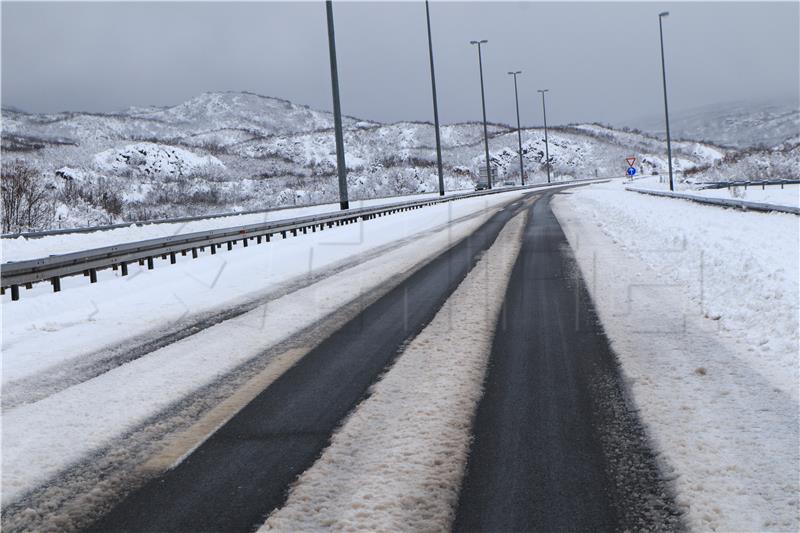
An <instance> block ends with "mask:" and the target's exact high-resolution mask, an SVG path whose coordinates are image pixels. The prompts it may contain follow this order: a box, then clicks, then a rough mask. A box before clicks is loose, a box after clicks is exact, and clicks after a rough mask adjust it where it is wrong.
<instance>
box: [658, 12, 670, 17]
mask: <svg viewBox="0 0 800 533" xmlns="http://www.w3.org/2000/svg"><path fill="white" fill-rule="evenodd" d="M658 16H659V17H668V16H669V11H662V12H661V13H659V14H658Z"/></svg>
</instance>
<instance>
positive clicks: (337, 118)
mask: <svg viewBox="0 0 800 533" xmlns="http://www.w3.org/2000/svg"><path fill="white" fill-rule="evenodd" d="M325 8H326V10H327V12H328V52H330V56H331V90H332V92H333V126H334V133H335V136H336V170H337V172H338V174H339V207H340V208H341V209H348V208H349V207H350V202H348V199H347V167H346V166H345V161H344V136H343V135H342V108H341V106H340V105H339V73H338V71H337V68H336V38H335V37H334V35H333V4H332V3H331V0H327V1H326V2H325Z"/></svg>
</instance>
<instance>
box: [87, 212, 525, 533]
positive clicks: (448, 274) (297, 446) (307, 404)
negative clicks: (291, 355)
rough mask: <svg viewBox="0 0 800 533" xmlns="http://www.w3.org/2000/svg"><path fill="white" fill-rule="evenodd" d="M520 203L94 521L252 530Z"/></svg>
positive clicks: (101, 527)
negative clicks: (156, 476)
mask: <svg viewBox="0 0 800 533" xmlns="http://www.w3.org/2000/svg"><path fill="white" fill-rule="evenodd" d="M521 207H522V203H521V202H519V201H517V202H515V203H513V204H511V205H510V206H509V207H507V208H505V209H503V210H502V211H500V212H499V213H497V214H496V215H494V216H493V217H492V218H490V219H489V220H488V221H487V222H486V223H485V224H483V225H482V226H481V227H480V228H478V229H477V230H476V231H475V232H474V233H472V234H471V235H470V236H469V237H468V238H467V239H465V240H462V241H461V242H459V243H458V244H456V245H455V246H453V247H451V248H449V249H448V250H447V251H446V252H445V253H443V254H441V255H439V256H438V257H436V258H435V259H434V260H433V261H431V262H430V263H428V264H427V265H425V266H424V267H423V268H421V269H420V270H419V271H417V272H415V273H414V274H413V275H411V276H410V277H409V278H408V279H406V280H404V281H403V282H402V283H400V284H399V285H398V286H397V287H395V288H394V289H393V290H391V291H390V292H389V293H387V294H386V295H385V296H383V297H382V298H380V299H379V300H377V301H376V302H375V303H373V304H372V305H370V306H368V307H366V308H365V309H364V310H363V311H362V312H361V313H360V314H359V315H358V316H357V317H355V318H354V319H353V320H351V321H349V322H348V323H347V324H345V325H344V326H343V327H342V328H341V329H339V330H338V331H336V332H335V333H334V334H333V335H331V336H330V337H328V338H327V339H326V340H324V341H323V342H322V343H321V344H319V345H318V346H317V347H316V348H314V349H313V350H311V351H310V352H309V353H308V354H307V355H306V356H305V357H303V358H302V359H301V360H300V361H299V362H298V363H297V364H295V365H294V366H293V367H292V368H291V369H289V370H288V371H286V372H285V373H284V374H283V375H281V376H280V377H279V378H278V379H277V380H275V382H274V383H273V384H272V385H271V386H270V387H269V388H267V389H266V390H264V391H263V392H262V393H261V394H259V395H258V396H257V397H256V398H255V399H254V400H253V401H252V402H250V403H249V404H248V405H247V406H246V407H245V408H244V409H242V410H241V411H240V412H239V413H237V414H236V415H235V416H234V417H233V418H232V419H231V420H230V421H229V422H228V423H227V424H225V425H224V426H223V427H221V428H220V429H219V430H218V431H217V432H215V433H214V434H213V435H212V436H211V437H210V438H209V439H208V440H207V441H206V442H204V443H203V444H202V445H201V446H200V447H199V448H198V449H197V450H196V451H194V452H193V453H192V454H191V455H190V456H188V457H187V458H186V459H185V460H184V461H183V462H181V463H180V465H178V466H177V467H176V468H174V469H173V470H170V471H168V472H167V473H166V474H165V475H163V476H161V477H159V478H157V479H155V480H153V481H151V482H150V483H148V484H146V485H145V486H144V487H142V488H141V489H140V490H138V491H136V492H134V493H133V494H132V495H131V496H130V497H129V498H128V499H126V500H125V501H123V502H122V503H121V504H120V505H119V506H117V507H116V508H114V509H113V510H112V511H111V513H109V514H108V515H106V516H105V517H104V518H103V519H101V520H100V521H99V522H97V523H96V524H95V525H94V526H93V528H92V531H109V530H132V531H167V530H219V531H247V530H249V529H252V528H253V527H254V526H257V525H258V524H260V523H261V521H263V519H264V517H266V516H267V514H269V512H270V511H272V510H273V509H274V508H275V507H277V506H279V505H280V504H281V503H282V502H283V500H284V498H285V494H286V489H287V487H288V486H289V484H290V483H291V482H292V481H293V480H294V479H295V478H296V477H297V476H298V475H299V474H301V473H302V472H303V471H304V470H306V469H307V468H308V467H310V466H311V465H312V464H313V463H314V461H315V460H316V459H317V457H318V456H319V454H320V453H321V451H322V450H323V449H324V448H325V447H326V446H327V444H328V442H329V439H330V435H331V434H332V433H333V431H334V429H335V428H336V427H337V426H338V425H339V424H340V423H341V421H342V419H343V418H344V417H345V416H346V415H347V414H348V413H349V412H350V411H351V410H352V409H353V407H354V406H355V405H357V404H358V402H359V401H360V400H361V399H363V398H364V396H365V394H366V393H367V390H368V388H369V387H370V385H372V383H373V382H374V381H375V379H376V378H377V376H378V375H379V374H380V373H381V372H382V371H383V370H384V369H385V368H386V366H387V365H388V364H390V363H391V362H392V361H393V360H394V358H395V357H396V356H397V354H398V352H399V351H401V350H402V348H403V346H404V344H405V343H407V342H408V341H409V340H411V339H413V338H414V337H415V336H416V335H417V334H418V333H419V332H420V331H421V330H422V328H423V327H424V326H425V325H426V324H427V323H428V322H430V320H431V319H432V318H433V316H434V315H435V314H436V312H437V311H438V310H439V308H440V307H441V306H442V304H443V303H444V302H445V300H447V298H448V297H449V296H450V294H451V293H452V292H453V291H454V290H455V288H456V287H457V286H458V285H459V283H460V282H461V281H462V280H463V279H464V277H465V276H466V275H467V274H468V272H470V270H471V269H472V267H473V266H474V265H475V263H476V262H477V260H478V258H479V257H480V255H481V254H482V253H483V252H484V251H485V250H486V249H487V248H489V247H490V246H491V244H492V243H493V242H494V240H495V238H496V237H497V235H498V233H499V232H500V230H501V229H502V228H503V226H504V225H505V223H506V222H507V221H508V220H509V219H510V218H511V217H512V216H513V215H514V214H515V213H516V212H518V210H519V209H521ZM155 509H158V512H154V510H155Z"/></svg>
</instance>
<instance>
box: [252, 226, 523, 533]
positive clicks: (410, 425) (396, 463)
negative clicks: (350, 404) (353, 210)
mask: <svg viewBox="0 0 800 533" xmlns="http://www.w3.org/2000/svg"><path fill="white" fill-rule="evenodd" d="M525 217H526V214H525V213H524V212H523V213H521V214H519V215H517V216H516V217H515V218H514V219H512V220H511V221H510V222H509V223H508V224H507V225H506V227H505V228H504V229H503V230H502V232H501V233H500V235H499V236H498V238H497V240H496V241H495V243H494V244H493V245H492V247H491V248H490V249H489V250H488V251H487V252H486V253H485V254H484V255H483V257H482V259H481V260H480V262H478V264H477V265H476V266H475V267H474V268H473V269H472V270H471V271H470V273H469V274H468V276H467V277H466V278H465V279H464V281H462V282H461V284H460V285H459V287H458V288H457V289H456V290H455V292H453V294H452V295H451V296H450V298H449V299H448V300H447V302H445V304H444V305H443V306H442V308H441V309H440V310H439V312H438V313H437V314H436V316H435V317H434V319H433V320H432V321H431V323H430V324H429V325H428V326H427V327H426V328H425V329H424V330H423V331H422V332H421V333H420V334H419V335H418V336H417V337H415V338H414V340H413V341H412V342H411V343H410V344H409V345H408V347H406V349H405V350H404V351H403V353H402V354H401V355H400V356H399V357H398V359H397V361H396V362H395V363H394V365H393V366H392V368H391V369H390V370H389V371H388V372H387V373H386V374H385V375H384V376H383V377H382V378H381V380H380V381H378V382H377V383H375V384H374V385H373V386H372V388H371V391H370V395H369V398H368V399H366V400H364V401H363V402H362V403H361V404H360V405H359V406H357V407H356V409H355V410H354V411H353V412H352V413H351V414H350V416H349V417H348V419H347V420H346V421H345V422H344V424H343V425H342V427H341V428H340V429H339V430H338V431H337V432H336V433H335V434H334V435H333V437H332V441H331V444H330V446H329V447H328V448H327V449H326V450H325V451H324V452H323V454H322V456H321V457H320V458H319V459H318V460H317V462H316V463H315V464H314V466H312V467H311V468H310V469H308V470H307V471H306V472H304V473H303V474H302V475H301V476H300V478H299V479H298V480H297V482H296V483H295V484H294V486H293V487H292V489H291V491H290V493H289V498H288V501H287V502H286V504H285V505H284V506H283V507H282V508H280V509H278V510H276V511H274V512H273V513H272V514H271V515H270V517H269V519H268V520H267V522H266V523H265V524H264V526H263V528H262V529H261V531H272V530H277V531H320V530H324V529H326V528H327V527H331V526H334V527H335V528H336V529H341V530H359V531H446V530H447V529H449V528H450V526H451V523H452V519H453V514H454V509H455V505H456V500H457V498H458V491H459V487H460V484H461V479H462V477H463V473H464V466H465V464H466V460H467V454H468V452H469V442H470V427H471V421H472V417H473V413H474V411H475V408H476V405H477V403H478V401H479V400H480V397H481V392H482V384H483V379H484V373H485V369H486V364H487V362H488V359H489V354H490V352H491V344H492V337H493V335H494V331H493V330H494V325H495V323H496V322H497V317H498V315H499V313H500V307H501V305H502V303H503V299H504V296H505V291H506V286H507V284H508V279H509V277H510V275H511V269H512V267H513V265H514V262H515V259H516V257H517V253H518V252H519V246H520V239H521V235H522V230H523V228H524V225H525V222H524V221H525ZM476 309H479V310H480V311H478V312H476V311H475V310H476Z"/></svg>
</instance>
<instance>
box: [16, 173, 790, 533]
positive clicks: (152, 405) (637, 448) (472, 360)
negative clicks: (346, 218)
mask: <svg viewBox="0 0 800 533" xmlns="http://www.w3.org/2000/svg"><path fill="white" fill-rule="evenodd" d="M631 197H632V198H633V200H631ZM551 198H552V201H551ZM550 204H552V205H553V210H554V211H555V213H556V214H557V215H558V219H556V218H555V216H554V215H553V213H552V212H551V211H550ZM398 222H399V224H398ZM671 224H674V225H676V226H677V227H672V226H671ZM562 228H563V229H562ZM716 228H719V229H716ZM709 229H712V230H713V231H711V232H709ZM676 230H677V231H676ZM767 230H771V231H772V232H773V233H774V235H773V237H771V239H772V240H765V239H764V235H766V234H768V231H767ZM604 232H605V233H607V235H604V234H603V233H604ZM796 232H797V225H796V220H795V218H792V217H785V216H772V215H760V214H753V213H739V212H732V211H725V210H718V209H715V208H707V207H704V206H698V205H691V204H686V205H683V203H679V204H676V203H675V202H672V201H671V200H669V199H659V198H650V197H641V195H635V194H633V193H628V192H626V191H624V189H623V188H622V186H621V184H619V183H609V184H606V185H593V186H589V187H583V188H572V189H571V190H570V191H569V192H565V193H564V194H557V195H551V194H550V193H549V192H547V191H535V192H530V193H527V194H526V193H521V192H510V193H504V194H500V195H496V197H495V198H480V199H472V200H464V201H462V202H457V203H455V204H452V205H450V206H438V207H431V208H427V209H424V210H420V211H419V212H418V213H409V214H406V215H399V216H398V217H397V218H394V219H391V220H390V219H379V220H376V221H373V222H372V223H370V224H363V225H359V227H344V228H339V229H336V230H333V231H331V232H325V233H326V235H315V236H308V237H307V238H304V239H290V240H287V241H280V240H279V241H276V242H274V243H272V245H273V246H269V247H251V248H250V249H248V250H238V251H234V252H231V254H230V256H229V259H231V261H230V263H221V264H219V263H216V261H217V260H218V259H219V258H206V259H205V260H203V261H196V262H192V261H186V262H179V263H178V265H176V266H175V267H173V268H170V269H163V270H156V271H155V272H153V273H151V274H150V276H151V277H150V278H148V279H147V280H145V275H144V273H143V275H142V276H136V277H131V279H126V280H121V279H116V278H115V277H113V276H110V277H109V278H108V279H105V280H101V282H102V283H98V286H100V285H102V286H103V287H104V289H105V290H104V293H105V294H110V295H111V298H109V300H108V301H107V302H103V305H101V306H100V309H98V310H97V312H95V313H94V314H90V315H89V316H88V317H87V316H84V314H83V313H84V311H83V309H82V308H81V307H80V304H81V298H85V295H86V294H88V293H90V292H91V291H92V290H95V289H96V287H93V286H88V287H81V288H78V287H76V288H73V289H72V290H70V291H65V292H64V293H62V294H60V295H53V294H51V293H44V292H42V293H41V294H35V295H33V297H31V298H29V299H28V300H27V301H23V302H20V306H19V307H17V308H15V309H19V310H20V313H19V314H16V315H13V316H12V315H9V314H6V315H5V316H4V317H3V321H4V324H3V326H4V331H3V333H4V338H3V365H4V368H3V373H4V375H3V387H4V392H3V402H4V403H3V407H2V437H3V465H2V466H3V487H2V488H3V517H2V526H3V529H4V530H8V531H30V530H48V529H58V530H71V529H81V528H86V527H87V526H91V525H92V524H93V523H94V525H93V526H92V527H93V528H94V530H96V531H107V530H115V529H127V530H134V531H155V530H158V531H161V530H200V529H202V530H209V529H211V530H224V531H231V530H242V531H245V530H253V529H254V528H256V527H258V526H262V529H263V530H265V531H267V530H277V531H308V530H320V529H327V528H331V527H337V528H341V529H362V530H413V531H419V530H426V531H440V530H447V529H451V528H455V529H456V530H519V529H523V530H529V529H539V530H555V529H607V530H610V529H628V530H639V529H654V530H655V529H660V530H675V529H681V528H683V527H687V528H689V529H691V530H707V529H714V530H736V529H737V528H738V529H743V528H744V529H748V530H757V529H768V530H772V529H776V530H796V527H795V526H796V524H797V519H796V510H797V508H798V507H797V490H796V488H797V481H796V473H797V471H798V470H797V465H798V454H797V446H796V444H797V442H798V437H797V435H798V432H797V396H796V383H797V379H796V375H797V360H796V331H797V329H796V328H797V325H796V317H797V309H798V308H797V300H796V294H797V290H796V279H794V278H792V277H791V276H790V273H791V272H792V268H793V265H794V266H796V263H797V259H796V257H797V250H796V247H797V245H796V242H797V241H796V239H795V240H794V241H793V242H794V244H793V245H792V246H786V245H785V243H787V242H789V241H788V239H787V236H791V235H795V236H796ZM565 233H566V236H565ZM675 234H677V235H682V236H683V238H682V240H681V239H676V237H675ZM755 234H757V235H759V236H760V240H759V239H754V238H753V235H755ZM719 235H724V236H725V238H720V237H719ZM320 239H327V240H328V241H325V242H328V243H330V244H335V246H323V245H324V244H325V242H323V241H321V240H320ZM773 241H774V242H773ZM620 243H622V244H620ZM632 243H635V244H636V246H633V245H632ZM775 243H783V244H784V245H783V247H782V248H781V247H780V246H775ZM670 245H671V246H670ZM678 245H680V246H678ZM729 249H730V250H736V251H737V252H736V253H738V254H740V255H742V256H743V258H742V261H744V264H745V265H746V266H747V270H748V272H749V275H748V278H747V279H751V278H752V280H753V283H740V284H739V286H738V287H737V293H736V294H734V293H733V292H731V291H723V290H719V289H720V288H721V287H723V285H726V284H728V283H729V280H730V279H734V275H735V272H734V270H736V269H739V268H740V267H739V266H737V265H736V264H735V263H734V262H733V261H731V260H730V258H731V257H732V256H733V255H734V254H733V253H732V252H731V251H730V250H729ZM315 251H316V253H317V254H319V255H315ZM698 252H699V259H700V261H699V262H695V261H692V260H691V258H692V257H693V256H694V254H696V253H698ZM636 254H639V255H640V256H641V257H640V258H638V259H637V258H636ZM654 254H658V258H659V261H658V262H657V263H656V264H657V265H658V266H659V267H660V268H668V269H670V270H672V271H674V272H675V279H674V280H673V281H674V282H675V281H676V282H678V283H677V284H664V283H663V281H662V282H661V283H660V284H659V283H655V280H654V279H651V278H653V274H652V272H649V271H648V269H647V268H646V267H644V266H642V265H641V261H642V260H649V258H651V257H652V256H653V255H654ZM687 257H688V258H689V259H688V260H687ZM232 259H235V261H233V260H232ZM265 259H267V261H268V264H267V266H266V267H265V266H264V265H263V263H264V261H265ZM306 261H307V263H306ZM226 265H227V266H226ZM300 266H305V267H306V268H304V269H303V270H306V269H307V270H306V272H305V273H304V274H301V275H298V268H299V267H300ZM620 272H623V274H622V275H621V274H620ZM697 273H699V274H700V278H699V279H700V282H699V290H700V296H701V299H700V303H701V306H700V307H699V309H694V308H693V303H692V300H691V299H688V298H687V295H686V294H685V293H684V291H685V290H686V288H687V287H684V286H683V285H684V284H686V285H687V286H688V288H689V289H691V288H692V287H693V283H694V281H693V280H694V276H695V274H697ZM213 275H216V276H217V278H218V280H215V281H214V282H213V283H210V284H207V285H204V286H203V287H204V288H203V289H202V290H198V287H199V286H200V285H198V283H197V279H208V278H209V277H210V276H213ZM659 275H662V276H663V275H664V274H663V272H662V273H659ZM742 279H744V278H742ZM145 281H147V285H146V286H145V285H144V284H143V283H144V282H145ZM632 281H635V282H634V283H632ZM217 282H218V283H217ZM140 283H141V285H140ZM215 284H216V288H215ZM137 287H138V288H139V289H142V291H141V293H138V292H137V290H136V289H137ZM145 287H149V288H148V289H147V290H143V289H144V288H145ZM641 287H645V288H646V290H644V291H642V290H640V288H641ZM220 289H224V291H222V292H221V291H220ZM164 291H169V292H166V294H169V293H172V295H173V296H174V299H175V300H177V301H180V302H181V303H184V302H185V303H186V304H188V305H184V309H183V310H182V309H181V308H175V307H174V306H173V307H165V308H160V309H158V311H157V312H156V313H155V315H154V316H148V315H147V314H145V315H144V316H137V315H136V310H137V309H139V308H147V304H148V303H149V301H150V300H153V299H158V296H159V294H158V293H159V292H164ZM689 292H690V293H691V292H692V291H689ZM742 294H745V295H746V296H747V297H746V300H745V301H743V297H742ZM221 295H222V297H221ZM165 300H169V298H167V299H165V298H163V297H162V298H160V299H158V301H165ZM595 308H596V309H597V312H596V311H595ZM750 309H752V310H753V312H752V313H751V312H749V310H750ZM187 310H190V311H189V312H187ZM730 311H736V312H739V313H740V314H738V315H737V314H732V313H729V312H730ZM742 311H748V312H747V313H746V314H745V315H742V314H741V312H742ZM756 311H758V312H756ZM716 313H721V315H722V316H719V315H717V314H716ZM598 317H599V318H598ZM159 320H160V321H161V322H163V324H157V322H158V321H159ZM599 320H602V321H603V322H602V325H601V324H600V322H599ZM729 324H730V325H731V326H732V327H733V326H736V328H737V331H738V333H737V335H738V337H737V338H738V341H737V342H740V343H741V344H740V345H739V347H738V348H737V346H735V345H733V344H731V343H730V340H731V339H729V338H728V336H730V337H731V338H733V334H734V332H733V331H730V332H725V334H724V335H723V334H721V333H722V331H721V330H720V331H717V329H719V328H720V326H721V327H722V328H723V329H724V328H727V327H728V325H729ZM741 325H745V326H746V327H745V328H742V327H741ZM665 327H666V329H664V328H665ZM681 328H682V329H681ZM715 328H716V329H715ZM776 328H777V329H776ZM98 329H100V330H102V333H103V334H102V335H99V334H98V335H90V338H87V339H82V338H81V337H80V336H81V335H89V334H91V333H93V332H98ZM782 330H786V331H782ZM771 331H776V332H778V333H777V334H775V335H771V334H770V332H771ZM676 333H677V334H676ZM95 337H97V338H95ZM765 337H769V338H770V339H771V341H770V342H769V343H755V342H753V341H752V339H756V340H758V339H762V338H765ZM89 341H91V342H89ZM756 344H757V345H758V346H759V347H760V348H759V350H760V351H759V352H756V353H752V352H753V347H754V346H755V345H756ZM52 346H59V348H60V349H58V350H55V349H50V347H52ZM612 346H613V352H612V349H611V347H612ZM793 350H795V351H794V352H793ZM748 351H749V352H750V353H751V355H748ZM732 391H733V392H734V393H733V394H731V392H732ZM793 476H794V477H793ZM156 509H157V511H155V510H156ZM99 517H102V518H100V520H101V521H100V522H96V523H95V520H96V519H98V518H99Z"/></svg>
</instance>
